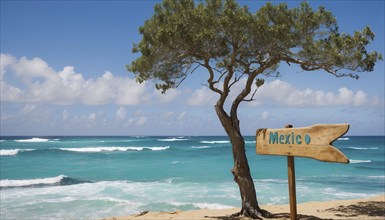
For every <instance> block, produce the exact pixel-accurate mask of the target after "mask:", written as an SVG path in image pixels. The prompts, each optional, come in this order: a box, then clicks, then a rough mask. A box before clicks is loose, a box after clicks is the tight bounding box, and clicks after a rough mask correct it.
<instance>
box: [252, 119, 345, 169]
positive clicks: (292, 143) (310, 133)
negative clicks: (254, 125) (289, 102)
mask: <svg viewBox="0 0 385 220" xmlns="http://www.w3.org/2000/svg"><path fill="white" fill-rule="evenodd" d="M348 130H349V124H317V125H313V126H309V127H302V128H281V129H258V130H257V133H256V151H257V154H268V155H283V156H298V157H308V158H313V159H316V160H320V161H326V162H339V163H349V159H348V158H347V157H346V156H345V155H344V154H343V153H342V152H341V151H340V150H338V149H337V148H335V147H333V146H332V143H333V141H335V140H336V139H337V138H339V137H341V136H342V135H344V134H345V133H346V132H347V131H348Z"/></svg>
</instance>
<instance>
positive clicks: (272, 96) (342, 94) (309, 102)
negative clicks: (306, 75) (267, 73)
mask: <svg viewBox="0 0 385 220" xmlns="http://www.w3.org/2000/svg"><path fill="white" fill-rule="evenodd" d="M262 104H264V105H266V104H267V105H278V106H289V107H332V106H365V105H367V104H369V105H376V103H375V102H374V101H371V102H370V100H369V99H368V95H367V94H366V93H365V92H363V91H361V90H359V91H357V92H354V91H352V90H350V89H348V88H346V87H342V88H340V89H338V92H337V93H333V92H331V91H323V90H312V89H310V88H306V89H304V90H300V89H298V88H296V87H295V86H293V85H291V84H290V83H288V82H284V81H281V80H278V79H277V80H274V81H271V82H267V83H265V85H263V86H262V87H261V88H260V89H259V90H258V91H257V93H256V95H255V101H254V102H250V105H252V106H259V105H262Z"/></svg>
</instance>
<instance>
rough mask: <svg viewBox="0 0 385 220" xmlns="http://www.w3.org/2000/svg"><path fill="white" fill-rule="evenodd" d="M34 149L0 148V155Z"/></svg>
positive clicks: (12, 154)
mask: <svg viewBox="0 0 385 220" xmlns="http://www.w3.org/2000/svg"><path fill="white" fill-rule="evenodd" d="M33 150H35V149H6V150H5V149H3V150H0V156H14V155H16V154H18V153H19V152H23V151H33Z"/></svg>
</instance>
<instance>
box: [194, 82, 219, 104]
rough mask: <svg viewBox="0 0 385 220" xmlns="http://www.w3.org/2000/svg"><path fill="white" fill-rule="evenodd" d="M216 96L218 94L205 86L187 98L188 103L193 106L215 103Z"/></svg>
mask: <svg viewBox="0 0 385 220" xmlns="http://www.w3.org/2000/svg"><path fill="white" fill-rule="evenodd" d="M216 98H217V94H216V93H214V92H213V91H211V90H210V89H209V88H207V87H205V86H204V87H201V88H200V89H198V90H196V91H195V92H194V93H193V94H192V96H191V97H190V98H189V99H188V100H187V104H188V105H192V106H200V105H214V103H215V100H216Z"/></svg>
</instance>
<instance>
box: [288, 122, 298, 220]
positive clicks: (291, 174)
mask: <svg viewBox="0 0 385 220" xmlns="http://www.w3.org/2000/svg"><path fill="white" fill-rule="evenodd" d="M292 127H293V125H286V126H285V128H292ZM287 175H288V182H289V199H290V220H297V196H296V189H295V166H294V157H293V156H287Z"/></svg>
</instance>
